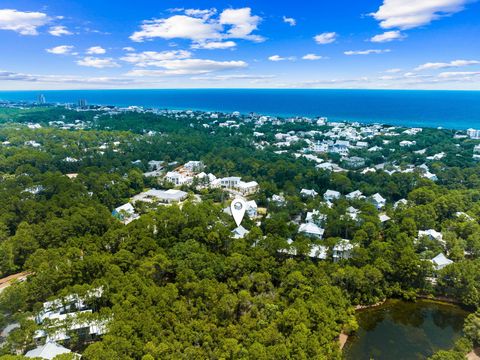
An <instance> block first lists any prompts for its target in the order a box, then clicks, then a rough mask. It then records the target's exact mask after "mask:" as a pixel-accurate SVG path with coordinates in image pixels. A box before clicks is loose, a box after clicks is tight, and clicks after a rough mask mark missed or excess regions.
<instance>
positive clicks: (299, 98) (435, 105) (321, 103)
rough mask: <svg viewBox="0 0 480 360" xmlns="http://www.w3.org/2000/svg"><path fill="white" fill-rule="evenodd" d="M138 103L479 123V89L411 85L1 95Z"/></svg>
mask: <svg viewBox="0 0 480 360" xmlns="http://www.w3.org/2000/svg"><path fill="white" fill-rule="evenodd" d="M40 93H43V94H44V95H45V97H46V99H47V101H48V102H60V103H65V102H70V103H76V102H77V101H78V99H86V100H87V101H88V103H89V104H99V105H117V106H127V105H138V106H144V107H154V108H161V109H167V108H168V109H192V110H205V111H222V112H232V111H240V112H242V113H250V112H256V113H260V114H265V115H278V116H295V115H300V116H327V117H328V118H329V119H331V120H337V121H338V120H344V121H360V122H363V123H372V122H379V123H385V124H393V125H403V126H422V127H439V126H441V127H445V128H452V129H466V128H469V127H477V128H480V91H407V90H285V89H278V90H271V89H268V90H267V89H188V90H72V91H0V100H1V99H3V100H27V101H35V100H36V99H37V96H38V94H40Z"/></svg>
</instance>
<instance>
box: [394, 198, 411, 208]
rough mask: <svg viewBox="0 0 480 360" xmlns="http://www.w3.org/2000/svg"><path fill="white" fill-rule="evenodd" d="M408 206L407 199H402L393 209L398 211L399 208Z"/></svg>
mask: <svg viewBox="0 0 480 360" xmlns="http://www.w3.org/2000/svg"><path fill="white" fill-rule="evenodd" d="M407 204H408V200H407V199H400V200H398V201H396V202H395V204H393V208H394V209H396V208H398V207H399V206H406V205H407Z"/></svg>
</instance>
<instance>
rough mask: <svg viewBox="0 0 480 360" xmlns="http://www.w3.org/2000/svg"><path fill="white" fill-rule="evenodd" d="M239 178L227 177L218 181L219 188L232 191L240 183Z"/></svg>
mask: <svg viewBox="0 0 480 360" xmlns="http://www.w3.org/2000/svg"><path fill="white" fill-rule="evenodd" d="M241 179H242V178H241V177H238V176H229V177H225V178H221V179H220V186H221V187H222V188H226V189H234V188H236V187H238V183H239V182H240V181H241Z"/></svg>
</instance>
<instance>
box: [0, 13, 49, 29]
mask: <svg viewBox="0 0 480 360" xmlns="http://www.w3.org/2000/svg"><path fill="white" fill-rule="evenodd" d="M50 20H51V19H50V17H49V16H48V15H47V14H45V13H42V12H23V11H18V10H15V9H0V30H11V31H15V32H17V33H19V34H21V35H38V28H39V27H41V26H44V25H46V24H48V23H49V22H50Z"/></svg>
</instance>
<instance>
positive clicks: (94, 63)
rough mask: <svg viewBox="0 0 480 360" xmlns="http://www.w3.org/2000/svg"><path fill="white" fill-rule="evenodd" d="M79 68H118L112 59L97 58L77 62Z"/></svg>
mask: <svg viewBox="0 0 480 360" xmlns="http://www.w3.org/2000/svg"><path fill="white" fill-rule="evenodd" d="M77 64H78V65H80V66H86V67H93V68H97V69H104V68H115V67H120V65H118V64H117V63H116V62H115V61H114V60H113V59H112V58H103V59H101V58H97V57H93V56H87V57H84V58H83V59H80V60H78V61H77Z"/></svg>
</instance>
